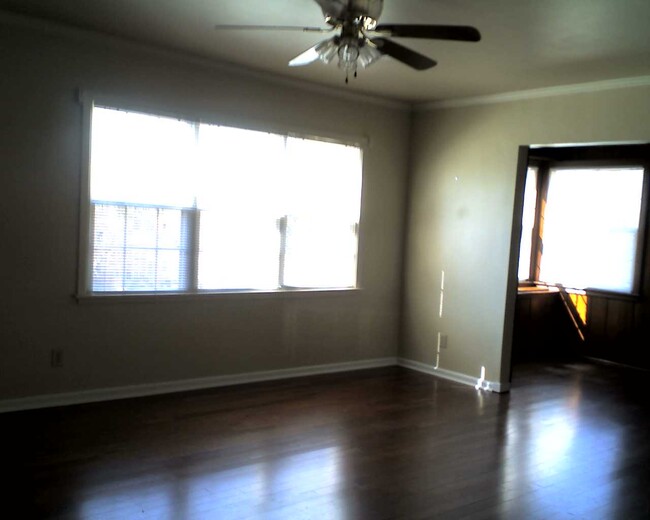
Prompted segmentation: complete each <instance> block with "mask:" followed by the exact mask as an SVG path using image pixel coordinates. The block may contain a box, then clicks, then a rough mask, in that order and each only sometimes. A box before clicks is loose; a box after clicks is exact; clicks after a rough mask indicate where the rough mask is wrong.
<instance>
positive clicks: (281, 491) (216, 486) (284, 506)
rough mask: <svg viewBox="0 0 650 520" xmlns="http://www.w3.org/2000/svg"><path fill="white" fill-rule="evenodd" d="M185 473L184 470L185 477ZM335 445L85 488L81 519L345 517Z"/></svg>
mask: <svg viewBox="0 0 650 520" xmlns="http://www.w3.org/2000/svg"><path fill="white" fill-rule="evenodd" d="M186 471H187V470H185V472H186ZM344 485H345V476H344V474H343V471H342V466H341V450H340V448H339V447H337V446H330V447H325V448H320V449H315V450H311V451H307V452H303V453H293V454H288V455H286V456H285V457H281V458H278V457H277V456H272V457H268V458H267V459H266V460H265V458H264V457H261V460H260V461H259V462H256V463H252V464H248V465H244V466H237V467H232V468H228V469H225V470H221V471H217V472H214V473H205V474H200V475H194V476H191V477H185V478H184V477H183V476H182V475H175V474H174V472H173V471H170V472H168V473H166V474H161V475H160V476H159V477H158V478H153V479H152V478H151V477H149V478H148V479H147V480H145V481H143V480H141V479H132V480H130V481H128V480H127V481H125V482H123V483H122V484H120V485H119V486H114V485H111V486H110V487H109V488H107V489H104V490H102V489H101V488H95V489H87V490H86V491H85V493H82V494H83V495H85V497H84V498H83V499H82V502H81V504H80V507H79V516H80V517H81V518H88V519H91V518H92V519H95V518H125V519H126V518H136V517H144V518H157V519H160V520H177V519H194V518H215V519H224V520H225V519H230V518H233V519H234V518H314V519H315V518H319V519H324V518H326V519H329V520H344V519H346V518H347V516H346V513H345V509H344V507H343V504H342V502H341V500H342V498H341V496H340V491H341V490H342V489H343V488H344Z"/></svg>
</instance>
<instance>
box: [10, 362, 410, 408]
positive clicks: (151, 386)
mask: <svg viewBox="0 0 650 520" xmlns="http://www.w3.org/2000/svg"><path fill="white" fill-rule="evenodd" d="M397 364H398V363H397V358H394V357H385V358H375V359H364V360H359V361H346V362H343V363H330V364H325V365H311V366H302V367H295V368H283V369H279V370H267V371H261V372H247V373H243V374H232V375H222V376H214V377H202V378H196V379H183V380H179V381H166V382H161V383H147V384H142V385H130V386H119V387H113V388H98V389H94V390H83V391H80V392H66V393H58V394H48V395H36V396H30V397H22V398H18V399H7V400H2V401H0V413H4V412H16V411H22V410H33V409H37V408H51V407H55V406H68V405H73V404H83V403H93V402H98V401H112V400H115V399H128V398H132V397H146V396H150V395H158V394H168V393H174V392H185V391H189V390H202V389H206V388H216V387H220V386H231V385H240V384H244V383H255V382H261V381H272V380H277V379H288V378H292V377H302V376H311V375H318V374H331V373H335V372H350V371H353V370H363V369H368V368H380V367H387V366H394V365H397Z"/></svg>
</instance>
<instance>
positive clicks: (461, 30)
mask: <svg viewBox="0 0 650 520" xmlns="http://www.w3.org/2000/svg"><path fill="white" fill-rule="evenodd" d="M373 31H374V32H378V33H380V34H383V35H386V36H395V37H399V38H428V39H432V40H457V41H462V42H477V41H479V40H480V39H481V33H480V32H478V29H476V28H475V27H470V26H469V25H402V24H380V25H378V26H377V27H375V28H374V29H373Z"/></svg>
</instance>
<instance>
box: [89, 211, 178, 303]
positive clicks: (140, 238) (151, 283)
mask: <svg viewBox="0 0 650 520" xmlns="http://www.w3.org/2000/svg"><path fill="white" fill-rule="evenodd" d="M94 216H95V220H94V230H95V232H94V252H93V272H92V282H91V289H92V290H93V291H95V292H106V291H117V292H121V291H178V290H183V289H186V288H187V282H188V280H187V261H188V260H187V244H188V239H187V236H186V235H187V232H186V229H187V224H186V222H185V220H186V219H185V217H184V214H183V212H182V211H181V210H175V209H157V208H149V207H145V208H141V207H137V206H121V205H107V204H97V205H95V206H94Z"/></svg>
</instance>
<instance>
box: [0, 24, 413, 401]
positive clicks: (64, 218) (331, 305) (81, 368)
mask: <svg viewBox="0 0 650 520" xmlns="http://www.w3.org/2000/svg"><path fill="white" fill-rule="evenodd" d="M10 25H11V24H10ZM46 32H47V33H48V34H45V35H44V34H42V31H41V30H38V31H34V30H31V29H30V28H26V27H23V26H20V24H19V26H16V27H13V26H7V27H2V28H1V30H0V63H1V68H2V72H1V73H0V107H1V122H2V137H1V138H0V186H1V197H2V203H1V205H0V239H1V243H2V251H3V253H2V255H1V256H2V258H1V259H0V262H1V264H2V268H1V270H0V276H1V277H2V280H1V282H2V283H1V284H0V285H1V286H2V298H1V299H0V344H1V350H2V355H1V356H0V399H10V398H15V397H22V396H34V395H39V394H50V393H57V392H75V391H79V390H85V389H94V388H106V387H114V386H122V385H132V384H140V383H153V382H163V381H174V380H180V379H191V378H199V377H209V376H217V375H224V374H237V373H243V372H253V371H260V370H273V369H280V368H290V367H299V366H305V365H315V364H323V363H338V362H346V361H354V360H366V359H374V358H381V357H385V356H395V355H396V352H397V348H398V346H397V341H398V337H397V336H398V320H399V312H398V309H399V298H400V277H401V271H402V264H401V258H402V251H401V249H402V236H403V223H404V222H403V216H404V214H405V211H404V200H405V189H406V167H407V159H408V157H407V153H408V131H409V125H410V115H409V112H408V110H406V109H405V108H404V107H399V106H390V105H387V104H384V105H382V104H376V103H371V102H366V101H364V100H360V99H358V98H341V97H335V96H330V95H328V94H327V93H324V94H323V93H316V92H314V91H313V90H310V89H306V90H303V89H299V88H296V87H295V86H288V85H283V84H281V83H278V82H276V81H265V80H263V79H260V77H258V76H255V75H251V74H247V73H246V74H245V73H242V72H238V71H237V70H231V69H227V68H226V69H224V68H221V69H219V68H216V67H213V66H209V65H207V64H204V63H201V62H197V60H185V59H181V58H180V57H178V56H171V55H167V54H164V53H160V52H157V51H156V52H154V51H152V50H146V49H142V48H139V47H135V46H129V45H123V44H117V43H115V42H111V41H110V40H106V39H98V38H91V39H87V38H85V37H84V36H78V35H77V36H74V35H73V36H71V35H62V34H61V33H60V31H58V30H51V31H46ZM78 88H82V89H84V90H89V91H92V92H97V93H102V94H105V95H110V96H115V97H117V98H120V99H124V100H125V101H128V102H135V103H145V104H147V105H149V106H151V107H157V108H161V109H165V110H167V109H168V110H171V111H174V112H180V113H188V114H197V113H200V114H202V115H204V116H205V117H208V118H210V119H212V120H215V121H222V122H225V123H227V124H235V125H243V126H257V127H265V126H266V127H270V128H277V129H294V130H295V129H297V130H304V131H307V132H313V133H317V134H321V135H333V136H336V135H345V136H357V137H358V136H361V137H366V138H367V139H368V141H369V147H368V149H367V151H366V154H365V164H364V195H363V196H364V200H363V210H362V222H361V226H362V227H361V245H360V283H361V285H362V287H363V289H362V290H361V291H356V292H344V293H333V294H332V293H329V294H307V295H297V296H294V295H270V296H249V295H223V296H218V297H215V298H210V299H202V300H194V301H180V302H179V301H174V300H172V301H164V302H156V303H152V302H128V303H125V302H113V303H90V304H78V303H77V302H76V301H75V300H74V299H73V294H74V293H75V288H76V276H77V239H78V237H77V227H78V217H79V175H80V161H81V143H82V135H81V107H80V105H79V103H78V102H77V101H76V91H77V89H78ZM315 160H326V158H315ZM333 167H335V165H333ZM52 348H62V349H63V350H64V366H63V367H62V368H57V369H53V368H50V366H49V352H50V349H52Z"/></svg>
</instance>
